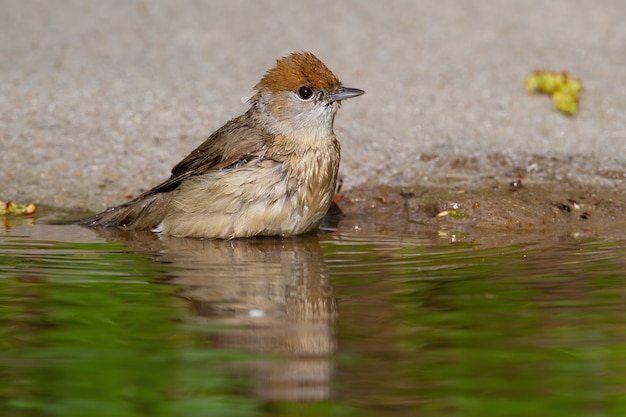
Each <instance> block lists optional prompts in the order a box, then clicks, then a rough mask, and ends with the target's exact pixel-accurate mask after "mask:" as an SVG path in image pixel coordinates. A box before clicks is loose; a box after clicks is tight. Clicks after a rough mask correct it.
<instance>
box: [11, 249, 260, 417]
mask: <svg viewBox="0 0 626 417" xmlns="http://www.w3.org/2000/svg"><path fill="white" fill-rule="evenodd" d="M165 272H166V271H165V269H164V267H163V266H162V265H158V264H155V263H154V262H152V261H150V260H149V259H148V258H147V257H146V256H141V255H136V254H133V253H128V251H127V249H126V247H125V246H123V245H121V244H116V243H63V242H46V241H39V242H38V241H33V240H27V239H26V240H22V239H19V238H12V239H6V240H0V405H1V407H0V408H1V409H2V415H3V416H38V415H42V416H43V415H46V416H49V415H51V416H144V415H151V416H161V415H162V416H175V415H181V416H182V415H185V416H193V415H224V416H248V415H255V414H256V410H257V402H256V401H255V400H253V399H250V398H246V397H242V396H241V395H238V392H239V391H240V390H241V389H245V388H246V387H247V384H246V382H245V381H243V380H242V379H240V378H234V377H232V376H230V375H229V373H228V372H227V371H226V370H225V369H224V366H223V363H224V362H225V359H228V360H231V361H232V360H244V359H246V358H248V357H249V354H244V353H240V352H224V351H220V350H211V349H206V345H207V341H206V340H205V337H206V336H204V335H203V333H202V332H188V331H183V330H181V328H180V327H179V326H178V325H177V324H176V320H177V319H178V318H179V317H180V316H181V315H182V314H184V305H183V304H182V303H181V302H180V301H179V300H178V299H177V298H176V297H174V296H173V292H174V289H173V287H171V286H169V285H161V284H160V282H161V281H162V280H163V279H164V277H165ZM204 334H206V332H205V333H204Z"/></svg>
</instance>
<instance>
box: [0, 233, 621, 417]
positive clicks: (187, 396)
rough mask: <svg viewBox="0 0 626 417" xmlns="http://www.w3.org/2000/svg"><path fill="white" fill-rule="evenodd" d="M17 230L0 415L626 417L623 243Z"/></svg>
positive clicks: (0, 303)
mask: <svg viewBox="0 0 626 417" xmlns="http://www.w3.org/2000/svg"><path fill="white" fill-rule="evenodd" d="M498 233H499V234H498V235H497V236H496V235H490V234H489V233H486V234H483V235H481V236H476V235H473V236H468V235H467V234H464V233H462V232H459V233H457V232H453V231H442V230H436V229H432V228H429V227H425V226H421V225H409V226H407V227H404V228H401V229H397V228H385V227H370V228H367V227H358V225H356V224H354V223H344V226H343V227H341V225H340V227H339V230H338V231H335V232H333V233H325V234H321V235H319V236H307V237H301V238H293V239H280V238H265V239H251V240H235V241H203V240H195V239H180V238H160V239H159V238H157V237H156V236H154V235H152V234H150V233H122V232H107V233H105V232H96V231H93V230H89V229H84V228H80V227H76V226H50V225H42V224H34V223H31V224H29V223H28V222H23V221H20V222H7V223H6V224H5V227H4V228H3V229H2V231H0V332H1V333H0V410H2V413H1V415H3V416H85V415H89V416H145V415H150V416H209V415H211V416H212V415H219V416H269V415H285V416H286V415H310V416H326V415H341V416H351V415H354V416H363V415H366V416H367V415H371V416H381V415H384V416H406V415H420V416H442V415H445V416H529V415H557V416H560V415H562V416H574V415H575V416H617V415H626V376H625V375H626V330H625V325H624V323H625V321H624V317H626V315H625V313H626V311H625V310H626V308H625V307H624V306H625V303H624V301H625V297H626V283H625V280H624V277H626V245H625V244H624V242H625V241H624V240H623V237H620V236H615V235H610V236H609V235H608V234H602V233H595V234H594V233H585V234H566V235H562V236H553V235H533V236H530V235H529V236H522V235H520V233H519V232H518V233H510V235H506V234H503V233H502V232H498Z"/></svg>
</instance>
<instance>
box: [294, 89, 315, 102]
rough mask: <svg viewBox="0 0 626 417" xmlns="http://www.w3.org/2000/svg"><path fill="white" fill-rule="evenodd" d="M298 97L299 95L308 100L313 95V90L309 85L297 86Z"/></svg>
mask: <svg viewBox="0 0 626 417" xmlns="http://www.w3.org/2000/svg"><path fill="white" fill-rule="evenodd" d="M297 93H298V97H300V98H301V99H302V100H308V99H310V98H311V97H313V90H311V89H310V88H309V87H304V86H302V87H300V88H298V91H297Z"/></svg>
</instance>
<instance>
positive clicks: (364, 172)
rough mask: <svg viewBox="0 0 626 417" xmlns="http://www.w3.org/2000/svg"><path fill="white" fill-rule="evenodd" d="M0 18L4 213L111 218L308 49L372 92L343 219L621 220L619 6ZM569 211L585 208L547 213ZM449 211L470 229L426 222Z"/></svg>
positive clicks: (80, 6)
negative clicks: (571, 87) (562, 93)
mask: <svg viewBox="0 0 626 417" xmlns="http://www.w3.org/2000/svg"><path fill="white" fill-rule="evenodd" d="M0 12H1V13H0V33H1V34H2V36H0V47H2V51H3V59H2V62H1V63H0V68H1V69H2V71H1V73H2V79H1V82H0V126H1V127H2V128H1V131H2V151H1V152H0V200H4V201H6V200H14V201H18V202H22V203H27V202H31V201H32V202H35V203H36V204H39V205H47V206H53V207H59V208H66V209H67V208H77V209H80V210H90V211H99V210H102V209H103V208H105V207H107V206H111V205H116V204H120V203H122V202H124V201H125V200H126V199H128V198H130V197H131V196H135V195H137V194H139V193H140V192H141V191H142V190H145V189H148V188H150V187H152V186H153V185H155V184H157V183H158V182H160V181H162V180H163V179H165V178H167V176H168V173H169V170H170V168H171V167H172V166H173V165H174V164H175V163H176V162H178V161H179V160H180V159H181V158H183V157H184V156H185V155H186V154H187V153H189V152H190V151H191V150H193V149H194V148H195V147H196V146H197V145H198V144H200V143H201V142H202V141H203V140H204V139H205V138H206V137H207V136H208V135H209V134H210V133H211V132H212V131H213V130H215V129H216V128H218V127H219V126H221V125H222V124H223V123H224V122H226V121H227V120H228V119H230V118H232V117H234V116H236V115H238V114H240V113H242V112H243V111H245V110H246V108H247V106H246V104H245V101H246V99H247V98H248V97H249V96H250V95H251V88H252V86H253V85H254V84H255V83H256V82H257V81H258V79H259V78H260V76H261V75H262V74H263V73H264V71H266V70H267V69H268V68H269V67H271V66H272V65H273V62H274V59H275V58H277V57H280V56H282V55H285V54H287V53H289V52H291V51H294V50H310V51H312V52H314V53H315V54H316V55H318V57H320V58H321V59H322V60H323V61H324V62H325V63H326V64H327V65H328V66H329V67H330V68H331V69H332V70H333V71H334V72H335V73H336V74H337V75H338V76H339V77H340V79H341V80H342V81H343V82H344V84H345V85H347V86H350V87H357V88H362V89H364V90H366V91H367V94H366V95H365V96H363V97H359V98H358V99H355V100H353V101H350V102H348V103H346V104H345V105H344V106H343V108H342V109H341V110H340V112H339V114H338V117H337V120H336V122H335V127H336V132H337V134H338V136H339V137H340V140H341V142H342V148H343V159H342V166H341V172H340V174H341V177H342V179H343V184H344V185H343V194H344V199H343V200H342V201H340V205H341V207H342V209H343V210H344V212H346V213H347V214H349V215H350V216H351V215H356V214H361V215H365V214H366V213H370V214H371V213H378V214H376V216H379V217H380V218H381V219H382V218H384V216H386V215H387V213H389V215H390V216H398V215H399V214H398V213H403V212H404V211H405V204H407V201H408V204H409V209H408V210H409V215H410V217H411V219H413V220H417V221H419V222H426V223H428V222H452V223H454V222H455V221H457V222H459V223H460V222H462V221H465V222H467V223H468V224H473V225H474V226H481V227H482V226H493V227H500V226H503V227H509V228H516V227H517V228H531V227H540V225H542V224H543V225H545V224H551V222H556V223H555V224H565V223H563V222H568V221H571V222H576V223H575V224H585V225H587V224H589V225H593V224H597V225H600V224H605V223H607V222H608V223H611V224H622V225H623V222H624V219H625V218H626V216H625V215H624V203H623V198H622V194H623V192H624V190H625V181H626V112H624V109H626V95H624V94H620V93H618V89H619V87H620V86H623V85H624V84H626V73H625V72H624V70H623V69H624V68H626V54H625V53H624V51H625V50H626V27H625V26H624V25H623V22H622V18H623V16H624V15H626V3H624V2H623V1H621V0H612V1H611V0H605V1H599V2H595V3H594V4H593V5H588V4H586V3H581V2H571V1H568V0H557V1H553V2H550V3H549V4H546V3H545V2H541V1H503V2H498V3H494V2H490V1H486V0H483V1H476V2H462V1H452V2H446V3H441V2H426V1H418V2H409V1H404V2H394V3H393V4H391V5H383V4H382V3H380V4H379V3H372V4H370V3H367V2H361V1H346V2H341V3H336V2H331V1H322V2H317V3H316V6H315V7H314V8H312V7H311V6H310V3H308V2H291V3H290V5H289V6H288V7H285V5H284V3H282V2H278V1H271V2H263V3H261V2H255V3H252V4H249V3H247V2H243V1H231V2H228V3H215V4H213V3H209V2H196V1H182V2H177V3H175V4H174V3H170V2H166V1H164V0H163V1H162V0H159V1H153V2H146V3H143V2H123V1H112V2H106V3H96V2H83V1H64V2H62V5H59V4H52V3H49V2H45V1H32V2H27V3H26V2H22V1H19V0H9V1H5V2H2V5H0ZM535 69H550V70H567V71H569V72H570V74H571V75H572V76H574V77H577V78H580V79H581V80H582V82H583V86H584V91H583V94H582V99H581V102H580V110H579V113H578V114H577V115H575V116H574V117H567V116H564V115H562V114H560V113H558V112H556V111H554V110H553V109H552V104H551V102H550V100H549V98H548V97H545V96H538V95H528V94H526V92H525V91H524V89H523V85H522V79H523V78H524V76H525V75H526V74H527V73H529V72H530V71H532V70H535ZM516 179H518V180H519V179H521V182H522V184H523V188H521V189H519V190H516V191H509V184H510V183H511V182H512V181H515V180H516ZM400 192H403V193H405V195H409V193H413V195H414V196H415V197H412V198H408V199H407V200H405V199H404V198H402V197H400V196H399V193H400ZM583 197H584V198H583ZM568 200H572V201H575V202H577V203H576V205H577V206H580V207H581V208H580V210H579V209H576V210H573V209H572V211H570V212H566V211H564V210H561V209H559V207H558V204H565V205H568V206H570V208H571V207H575V205H574V203H571V202H568ZM455 203H458V204H460V208H459V211H462V212H463V213H465V214H466V217H465V218H459V219H455V218H452V217H450V216H440V217H437V216H436V215H437V213H440V212H443V211H446V210H450V207H451V206H453V205H454V204H455ZM475 203H478V207H475ZM583 212H589V214H590V216H588V218H587V219H581V218H580V214H582V213H583ZM350 216H349V218H350ZM470 218H472V219H473V220H472V222H473V223H472V222H470ZM567 219H570V220H567ZM374 223H375V222H374ZM474 226H472V227H474ZM585 227H587V226H585Z"/></svg>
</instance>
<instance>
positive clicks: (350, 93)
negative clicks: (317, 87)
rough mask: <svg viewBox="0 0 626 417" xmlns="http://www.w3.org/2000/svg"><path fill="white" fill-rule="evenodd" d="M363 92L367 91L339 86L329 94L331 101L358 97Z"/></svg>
mask: <svg viewBox="0 0 626 417" xmlns="http://www.w3.org/2000/svg"><path fill="white" fill-rule="evenodd" d="M361 94H365V91H363V90H359V89H358V88H349V87H339V88H338V89H336V90H335V91H334V92H333V93H331V94H329V95H328V96H327V97H328V100H329V102H330V103H332V102H335V101H341V100H346V99H348V98H352V97H357V96H360V95H361Z"/></svg>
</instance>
